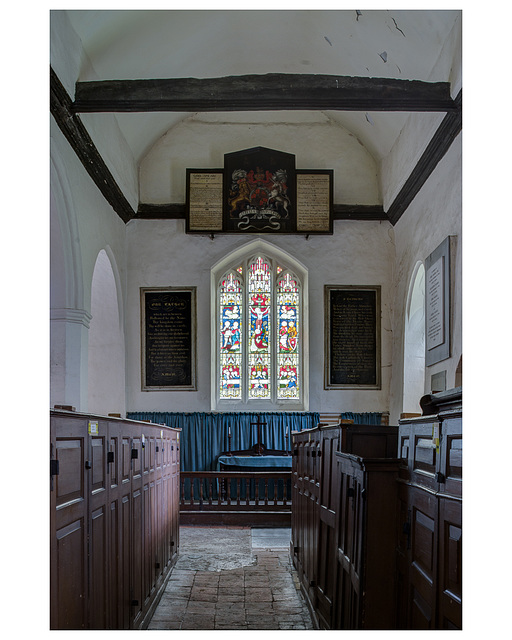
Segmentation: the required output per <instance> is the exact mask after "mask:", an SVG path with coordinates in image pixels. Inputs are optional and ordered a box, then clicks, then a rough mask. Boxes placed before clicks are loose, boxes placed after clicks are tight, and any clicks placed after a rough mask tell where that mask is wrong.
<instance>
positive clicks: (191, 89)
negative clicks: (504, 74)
mask: <svg viewBox="0 0 512 640" xmlns="http://www.w3.org/2000/svg"><path fill="white" fill-rule="evenodd" d="M455 109H456V107H455V105H454V102H453V100H452V98H451V96H450V84H449V83H448V82H423V81H420V80H397V79H394V78H364V77H350V76H332V75H316V74H286V73H269V74H266V75H244V76H228V77H223V78H169V79H151V80H100V81H91V82H78V83H77V84H76V93H75V102H74V104H73V111H74V112H75V113H79V112H82V113H85V112H106V111H110V112H114V111H116V112H133V111H138V112H140V111H178V112H180V111H183V112H187V111H190V112H201V111H276V110H279V111H282V110H341V111H452V110H455Z"/></svg>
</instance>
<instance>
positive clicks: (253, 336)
mask: <svg viewBox="0 0 512 640" xmlns="http://www.w3.org/2000/svg"><path fill="white" fill-rule="evenodd" d="M247 286H248V294H249V308H248V312H247V315H248V325H249V330H248V336H247V337H248V349H249V353H248V363H247V365H248V369H247V370H248V378H249V384H248V397H249V398H265V399H268V398H270V397H271V383H270V382H271V381H270V366H271V362H270V352H271V347H272V344H271V343H272V341H271V333H270V331H269V327H270V326H271V325H270V309H271V303H272V271H271V266H270V264H269V262H268V261H266V260H265V259H264V258H262V257H261V256H259V257H257V258H256V259H255V260H254V261H253V262H252V263H251V264H250V265H249V269H248V276H247Z"/></svg>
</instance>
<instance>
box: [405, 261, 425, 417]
mask: <svg viewBox="0 0 512 640" xmlns="http://www.w3.org/2000/svg"><path fill="white" fill-rule="evenodd" d="M404 335H405V340H404V383H403V411H404V412H405V413H417V412H419V411H421V409H420V398H421V397H422V396H423V395H424V393H425V391H424V389H425V268H424V266H423V264H422V263H421V262H418V263H417V264H416V266H415V268H414V272H413V275H412V277H411V281H410V285H409V294H408V298H407V307H406V314H405V332H404Z"/></svg>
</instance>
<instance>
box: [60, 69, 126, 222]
mask: <svg viewBox="0 0 512 640" xmlns="http://www.w3.org/2000/svg"><path fill="white" fill-rule="evenodd" d="M50 112H51V114H52V115H53V117H54V119H55V122H56V123H57V125H58V126H59V128H60V130H61V131H62V133H63V134H64V136H65V137H66V138H67V140H68V142H69V144H70V145H71V147H72V149H73V150H74V151H75V153H76V155H77V156H78V158H79V159H80V162H81V163H82V165H83V166H84V168H85V170H86V171H87V173H88V174H89V175H90V176H91V178H92V179H93V181H94V183H95V184H96V186H97V187H98V189H99V190H100V191H101V193H102V194H103V196H104V197H105V199H106V200H107V202H108V203H109V204H110V206H111V207H112V208H113V209H114V211H115V212H116V213H117V215H118V216H119V217H120V218H121V220H123V222H125V223H126V222H128V221H129V220H131V219H132V218H133V217H134V216H135V211H134V210H133V208H132V207H131V206H130V203H129V202H128V200H127V199H126V198H125V196H124V194H123V192H122V191H121V189H120V188H119V185H118V184H117V182H116V181H115V179H114V177H113V175H112V173H111V172H110V170H109V168H108V167H107V165H106V164H105V161H104V160H103V158H102V157H101V155H100V153H99V151H98V149H97V148H96V145H95V144H94V142H93V141H92V139H91V136H90V135H89V133H88V131H87V129H86V128H85V127H84V125H83V123H82V121H81V120H80V117H79V116H77V115H75V114H73V113H72V112H71V98H70V97H69V95H68V94H67V92H66V90H65V88H64V87H63V86H62V83H61V82H60V80H59V78H58V77H57V75H56V73H55V72H54V71H53V69H52V68H51V67H50Z"/></svg>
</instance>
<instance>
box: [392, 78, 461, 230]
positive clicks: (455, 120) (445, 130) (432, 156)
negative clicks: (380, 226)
mask: <svg viewBox="0 0 512 640" xmlns="http://www.w3.org/2000/svg"><path fill="white" fill-rule="evenodd" d="M455 104H456V105H457V111H455V112H453V113H447V114H446V116H445V117H444V118H443V121H442V122H441V124H440V125H439V127H438V129H437V131H436V132H435V134H434V135H433V137H432V139H431V141H430V142H429V144H428V146H427V148H426V149H425V151H424V152H423V154H422V156H421V158H420V159H419V161H418V164H417V165H416V166H415V167H414V169H413V170H412V172H411V174H410V176H409V177H408V178H407V181H406V182H405V184H404V186H403V187H402V189H401V190H400V192H399V193H398V195H397V197H396V198H395V200H394V201H393V203H392V204H391V206H390V207H389V209H388V211H387V216H388V218H389V220H390V222H391V224H392V225H395V224H396V223H397V222H398V220H399V219H400V218H401V216H402V215H403V213H404V212H405V210H406V209H407V207H408V206H409V205H410V204H411V202H412V201H413V200H414V198H415V197H416V195H417V193H418V192H419V190H420V189H421V188H422V187H423V185H424V184H425V182H426V181H427V180H428V178H429V176H430V174H431V173H432V172H433V171H434V169H435V168H436V166H437V165H438V164H439V162H440V161H441V160H442V158H443V157H444V155H445V153H446V152H447V151H448V149H449V148H450V146H451V144H452V142H453V141H454V140H455V138H456V137H457V136H458V135H459V133H460V132H461V130H462V90H461V91H460V92H459V94H458V95H457V97H456V98H455Z"/></svg>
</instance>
